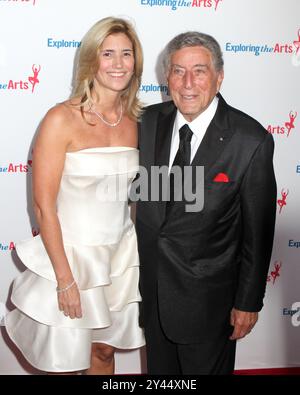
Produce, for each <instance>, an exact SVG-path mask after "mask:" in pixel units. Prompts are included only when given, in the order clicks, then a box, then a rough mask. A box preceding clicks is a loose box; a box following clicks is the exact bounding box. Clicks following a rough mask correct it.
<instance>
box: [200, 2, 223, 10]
mask: <svg viewBox="0 0 300 395" xmlns="http://www.w3.org/2000/svg"><path fill="white" fill-rule="evenodd" d="M220 1H223V0H193V2H192V7H205V8H211V7H212V6H213V5H214V7H215V11H217V8H218V5H219V3H220ZM213 3H214V4H213Z"/></svg>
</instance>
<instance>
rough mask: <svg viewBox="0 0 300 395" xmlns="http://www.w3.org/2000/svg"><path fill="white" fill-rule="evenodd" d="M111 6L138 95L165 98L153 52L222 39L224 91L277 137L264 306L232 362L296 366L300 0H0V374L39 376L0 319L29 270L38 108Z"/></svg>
mask: <svg viewBox="0 0 300 395" xmlns="http://www.w3.org/2000/svg"><path fill="white" fill-rule="evenodd" d="M110 15H112V16H118V17H124V18H127V19H129V20H131V21H132V23H133V24H134V25H135V27H136V30H137V32H138V34H139V37H140V39H141V42H142V44H143V48H144V55H145V67H144V74H143V80H142V85H141V88H140V97H141V99H142V101H143V102H144V103H145V104H152V103H156V102H159V101H162V100H169V96H168V91H167V86H166V83H165V81H164V79H163V77H162V71H161V70H162V69H161V64H160V61H159V59H160V54H161V51H162V50H163V48H164V46H165V44H166V43H167V42H168V41H169V40H170V39H171V38H172V37H173V36H174V35H176V34H178V33H181V32H184V31H187V30H198V31H201V32H205V33H208V34H211V35H213V36H214V37H215V38H216V39H217V40H218V41H219V43H220V44H221V47H222V50H223V54H224V60H225V79H224V83H223V86H222V89H221V92H222V94H223V96H224V98H225V100H226V101H227V102H228V103H229V104H231V105H232V106H234V107H237V108H239V109H240V110H242V111H244V112H247V113H248V114H250V115H251V116H253V117H254V118H256V119H257V120H258V121H260V122H261V123H262V124H263V125H264V126H265V128H266V129H267V130H268V131H269V133H272V135H273V136H274V140H275V157H274V163H275V171H276V177H277V184H278V198H277V199H278V200H277V208H278V210H277V219H276V233H275V242H274V248H273V254H272V258H271V262H270V270H269V276H268V280H267V290H266V298H265V306H264V309H263V310H262V312H261V313H260V320H259V322H258V324H257V326H256V328H255V330H254V331H252V333H251V334H250V335H249V336H248V337H247V338H246V339H243V340H242V341H239V343H238V349H237V361H236V369H259V368H275V367H295V366H300V349H299V344H300V287H299V280H300V227H299V223H300V210H299V202H300V155H299V152H300V149H299V148H300V96H299V87H300V18H299V16H300V2H299V0H286V1H283V0H264V1H261V0H109V1H107V0H0V130H1V132H0V187H1V193H0V323H1V328H0V329H1V335H0V374H31V373H36V372H35V371H34V370H33V369H32V368H30V367H29V366H28V364H26V362H25V361H24V359H23V358H22V357H21V355H20V354H19V353H18V352H17V351H16V350H15V349H14V347H13V345H12V344H11V342H10V341H9V340H8V338H7V335H6V334H5V328H4V320H3V318H4V315H5V313H6V311H7V310H10V309H12V307H13V306H12V305H11V304H10V302H9V295H10V291H11V284H12V281H13V279H14V278H15V277H16V275H17V274H18V273H19V272H20V271H22V270H24V269H25V268H24V266H23V265H22V263H21V262H20V261H19V259H18V257H17V255H16V252H15V243H16V242H17V241H18V240H21V239H26V238H29V237H30V236H31V234H33V235H35V234H37V233H38V227H37V225H36V223H35V222H34V218H33V213H32V209H31V192H30V182H31V164H32V153H31V146H32V141H33V138H34V136H35V134H36V131H37V128H38V125H39V123H40V121H41V119H42V117H43V116H44V114H45V112H46V111H47V110H48V109H49V108H50V107H52V106H53V105H55V103H58V102H60V101H63V100H65V99H66V98H67V97H68V96H69V95H70V92H71V89H72V79H73V75H74V58H75V56H76V54H77V52H78V47H79V46H80V42H81V39H82V37H83V35H84V34H85V32H86V31H87V30H88V29H89V28H90V27H91V26H92V25H93V24H94V23H95V22H96V21H97V20H99V19H101V18H103V17H106V16H110ZM261 171H264V169H263V168H262V169H261ZM42 304H43V301H42V300H41V305H42ZM43 308H45V309H46V308H47V306H43ZM210 313H211V314H212V315H213V314H218V311H211V312H210ZM116 370H117V373H140V372H145V363H144V351H143V350H135V351H131V352H119V353H118V354H117V357H116Z"/></svg>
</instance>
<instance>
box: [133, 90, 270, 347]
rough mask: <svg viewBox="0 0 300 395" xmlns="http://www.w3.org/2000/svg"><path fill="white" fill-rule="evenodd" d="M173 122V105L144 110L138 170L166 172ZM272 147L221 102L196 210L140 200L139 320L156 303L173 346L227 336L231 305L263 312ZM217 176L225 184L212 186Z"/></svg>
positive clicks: (201, 154) (204, 152)
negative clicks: (167, 208) (155, 168)
mask: <svg viewBox="0 0 300 395" xmlns="http://www.w3.org/2000/svg"><path fill="white" fill-rule="evenodd" d="M175 115H176V108H175V106H174V104H173V102H166V103H162V104H157V105H153V106H149V107H148V108H147V109H146V110H145V113H144V114H143V117H142V120H141V124H140V130H139V148H140V165H141V166H144V167H145V168H146V169H147V170H148V172H149V174H150V169H151V166H152V165H160V166H161V165H168V163H169V153H170V143H171V135H172V129H173V124H174V119H175ZM273 150H274V143H273V138H272V135H270V134H269V133H268V132H267V131H266V130H265V129H264V128H263V127H262V126H261V125H260V124H259V123H258V122H257V121H255V120H254V119H253V118H251V117H250V116H248V115H246V114H244V113H242V112H241V111H239V110H236V109H234V108H232V107H230V106H229V105H227V103H226V102H225V101H224V99H223V98H222V96H221V95H219V104H218V108H217V111H216V114H215V116H214V118H213V120H212V121H211V123H210V125H209V127H208V129H207V131H206V134H205V136H204V138H203V140H202V142H201V145H200V147H199V149H198V151H197V153H196V155H195V158H194V159H193V162H192V166H204V169H205V170H204V171H205V183H204V207H203V209H202V211H200V212H196V213H189V212H186V211H185V210H184V204H183V203H182V202H178V203H177V202H175V205H174V207H173V209H172V211H171V212H170V213H169V215H168V216H166V215H165V203H164V202H161V201H158V202H151V201H149V202H146V201H139V202H138V203H137V218H136V227H137V235H138V246H139V254H140V262H141V267H140V269H141V272H140V290H141V294H142V321H143V324H144V325H145V327H148V328H149V329H150V330H151V322H150V320H149V319H148V317H150V315H151V310H152V309H153V307H154V306H156V303H157V302H156V295H158V305H159V313H160V320H161V324H162V327H163V329H164V332H165V334H166V335H167V337H168V338H169V339H170V340H172V341H174V342H176V343H183V344H184V343H193V342H202V341H205V340H208V339H212V338H214V337H216V336H219V335H220V334H224V333H225V331H229V328H230V327H229V317H230V311H231V309H232V307H235V308H237V309H239V310H243V311H259V310H260V309H261V308H262V306H263V297H264V293H265V286H266V277H267V272H268V267H269V261H270V257H271V251H272V243H273V234H274V224H275V213H276V182H275V176H274V171H273V164H272V158H273ZM219 173H225V174H226V175H227V176H228V177H229V182H214V181H213V180H214V178H215V176H216V175H217V174H219Z"/></svg>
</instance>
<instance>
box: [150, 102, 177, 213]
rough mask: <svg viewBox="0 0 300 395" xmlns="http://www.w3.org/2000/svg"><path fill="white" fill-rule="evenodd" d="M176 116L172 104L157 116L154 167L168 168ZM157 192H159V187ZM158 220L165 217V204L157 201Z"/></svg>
mask: <svg viewBox="0 0 300 395" xmlns="http://www.w3.org/2000/svg"><path fill="white" fill-rule="evenodd" d="M175 116H176V107H175V106H174V104H173V102H170V105H169V107H168V108H167V109H164V111H163V112H161V113H160V114H159V116H158V121H157V131H156V140H155V165H156V166H169V158H170V148H171V140H172V132H173V125H174V121H175ZM159 190H160V191H161V185H160V188H159ZM158 207H159V212H160V213H159V214H160V218H161V219H162V220H163V219H164V217H165V210H166V202H165V201H162V199H161V198H160V199H159V202H158Z"/></svg>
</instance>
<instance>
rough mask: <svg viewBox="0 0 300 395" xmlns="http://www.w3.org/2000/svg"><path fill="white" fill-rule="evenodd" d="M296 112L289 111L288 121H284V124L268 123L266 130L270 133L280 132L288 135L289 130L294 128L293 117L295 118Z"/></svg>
mask: <svg viewBox="0 0 300 395" xmlns="http://www.w3.org/2000/svg"><path fill="white" fill-rule="evenodd" d="M297 115H298V112H297V111H290V113H289V118H290V119H289V121H287V122H285V123H284V126H281V125H277V126H272V125H268V127H267V130H268V132H269V133H271V134H281V135H285V134H286V136H287V137H289V135H290V132H291V130H292V129H295V119H296V118H297Z"/></svg>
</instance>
